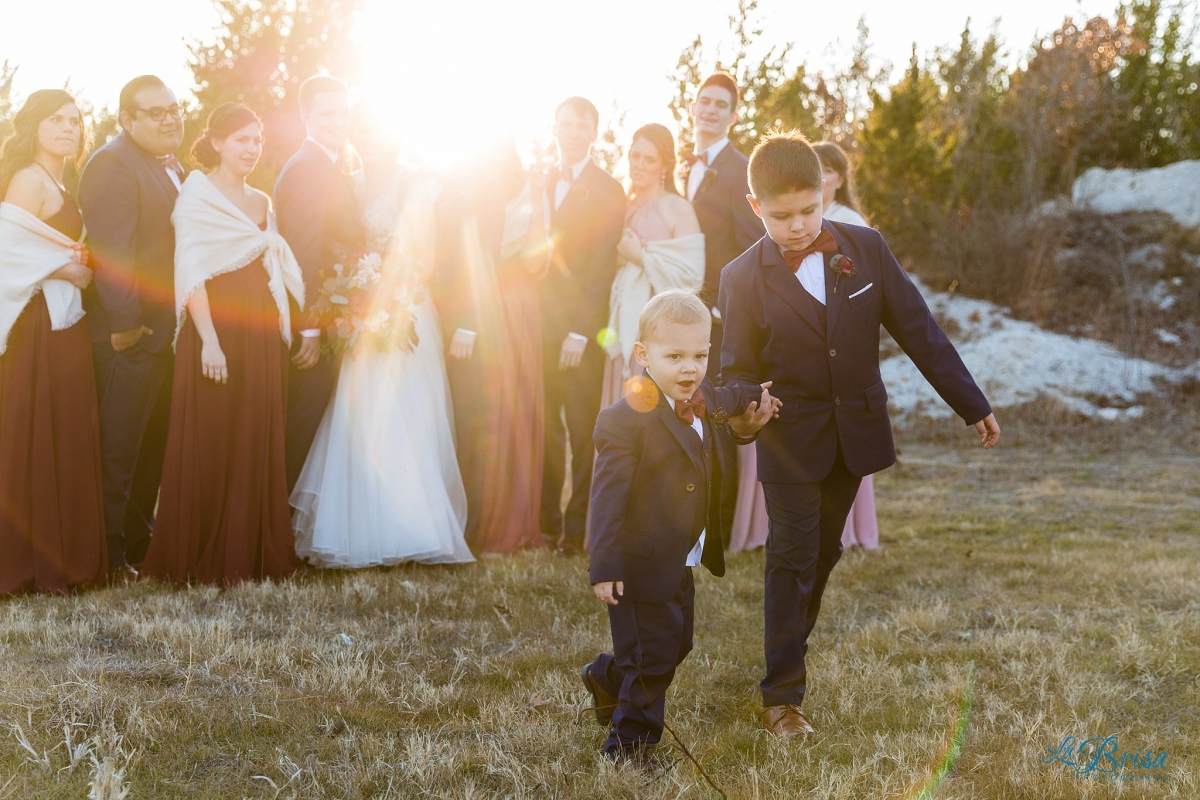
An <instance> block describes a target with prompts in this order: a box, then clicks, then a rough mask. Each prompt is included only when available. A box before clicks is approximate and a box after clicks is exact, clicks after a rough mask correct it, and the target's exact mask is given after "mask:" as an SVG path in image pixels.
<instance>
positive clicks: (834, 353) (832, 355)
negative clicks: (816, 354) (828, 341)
mask: <svg viewBox="0 0 1200 800" xmlns="http://www.w3.org/2000/svg"><path fill="white" fill-rule="evenodd" d="M836 355H837V350H836V349H831V350H830V351H829V357H830V358H833V357H834V356H836Z"/></svg>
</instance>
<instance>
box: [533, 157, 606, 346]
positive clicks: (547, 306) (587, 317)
mask: <svg viewBox="0 0 1200 800" xmlns="http://www.w3.org/2000/svg"><path fill="white" fill-rule="evenodd" d="M548 183H549V185H548V186H547V187H546V192H547V201H548V202H549V203H550V208H551V223H550V236H551V238H552V239H553V240H554V256H553V261H552V263H551V265H550V269H549V271H548V272H547V273H546V277H545V278H544V279H543V280H542V285H541V297H542V338H543V339H544V340H545V341H546V342H547V343H548V344H550V345H552V346H557V345H559V344H561V343H562V340H563V339H565V338H566V337H567V334H568V333H571V332H574V333H578V334H580V335H581V336H587V337H588V339H589V342H590V343H589V345H588V346H589V347H593V348H594V347H598V345H597V344H596V336H597V334H599V333H600V331H601V330H602V329H603V328H605V327H606V326H607V325H608V296H609V293H610V292H611V291H612V282H613V278H615V277H616V275H617V243H618V242H620V241H621V233H622V232H623V231H624V229H625V202H626V201H625V190H624V189H622V188H621V184H620V183H618V182H617V180H616V178H614V177H613V176H611V175H609V174H608V173H607V172H605V171H604V170H602V169H601V168H600V167H598V166H596V163H595V162H594V161H590V162H588V165H587V166H586V167H584V168H583V171H582V172H580V173H579V180H577V181H575V182H574V183H572V184H571V189H570V191H568V192H567V196H566V197H565V198H563V203H562V206H560V207H559V209H558V210H557V211H554V210H553V209H554V191H555V186H554V182H553V181H550V182H548Z"/></svg>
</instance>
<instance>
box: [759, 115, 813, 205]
mask: <svg viewBox="0 0 1200 800" xmlns="http://www.w3.org/2000/svg"><path fill="white" fill-rule="evenodd" d="M749 173H750V174H749V179H750V193H751V194H753V195H754V196H755V197H756V198H759V199H762V198H764V197H766V198H770V197H778V196H780V195H784V194H790V193H792V192H804V191H808V190H810V189H817V190H820V188H821V159H820V158H818V157H817V153H816V151H815V150H813V147H812V145H811V144H809V143H808V139H806V138H804V134H802V133H800V132H799V131H797V130H791V131H788V132H786V133H769V134H767V135H766V136H764V137H763V138H762V139H761V140H760V141H759V143H758V146H757V147H755V148H754V152H753V153H752V154H751V155H750V169H749Z"/></svg>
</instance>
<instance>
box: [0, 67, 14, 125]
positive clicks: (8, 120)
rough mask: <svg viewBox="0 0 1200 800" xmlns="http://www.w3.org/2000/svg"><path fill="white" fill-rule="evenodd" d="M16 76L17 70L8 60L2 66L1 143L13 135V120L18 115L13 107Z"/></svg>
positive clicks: (0, 70) (0, 94)
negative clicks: (13, 89)
mask: <svg viewBox="0 0 1200 800" xmlns="http://www.w3.org/2000/svg"><path fill="white" fill-rule="evenodd" d="M16 74H17V68H16V67H14V66H10V65H9V63H8V60H7V59H6V60H5V61H4V63H3V64H0V142H2V141H4V140H5V139H7V138H8V135H9V134H10V133H12V118H13V115H14V114H16V113H17V110H16V109H15V108H14V107H13V100H14V98H13V95H12V88H13V78H14V77H16Z"/></svg>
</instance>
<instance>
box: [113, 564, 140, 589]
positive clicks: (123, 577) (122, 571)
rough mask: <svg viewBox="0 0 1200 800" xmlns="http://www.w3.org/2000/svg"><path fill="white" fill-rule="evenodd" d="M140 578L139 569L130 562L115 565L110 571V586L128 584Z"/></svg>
mask: <svg viewBox="0 0 1200 800" xmlns="http://www.w3.org/2000/svg"><path fill="white" fill-rule="evenodd" d="M137 579H138V571H137V570H136V569H134V568H133V567H131V566H129V565H128V564H122V565H121V566H119V567H113V568H112V569H110V570H109V571H108V585H109V586H128V585H129V584H131V583H133V582H134V581H136V580H137Z"/></svg>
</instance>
